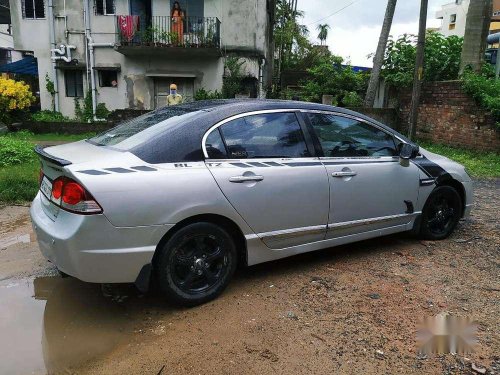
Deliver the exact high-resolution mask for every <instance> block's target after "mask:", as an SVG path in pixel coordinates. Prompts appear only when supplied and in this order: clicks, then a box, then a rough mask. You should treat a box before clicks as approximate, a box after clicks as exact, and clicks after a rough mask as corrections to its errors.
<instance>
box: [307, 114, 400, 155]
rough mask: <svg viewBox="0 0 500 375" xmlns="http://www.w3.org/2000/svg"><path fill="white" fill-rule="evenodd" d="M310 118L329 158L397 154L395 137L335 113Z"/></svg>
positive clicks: (314, 115) (311, 115)
mask: <svg viewBox="0 0 500 375" xmlns="http://www.w3.org/2000/svg"><path fill="white" fill-rule="evenodd" d="M308 117H309V119H310V120H311V123H312V126H313V128H314V131H315V132H316V135H317V136H318V138H319V141H320V143H321V147H322V148H323V154H324V155H325V156H327V157H367V156H374V157H376V156H395V155H397V152H396V145H395V144H394V139H393V137H392V136H391V135H389V134H387V133H385V132H384V131H382V130H380V129H378V128H376V127H374V126H372V125H370V124H367V123H365V122H362V121H358V120H354V119H351V118H347V117H342V116H336V115H333V114H322V113H308Z"/></svg>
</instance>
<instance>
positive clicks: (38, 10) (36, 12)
mask: <svg viewBox="0 0 500 375" xmlns="http://www.w3.org/2000/svg"><path fill="white" fill-rule="evenodd" d="M21 5H22V8H23V18H27V19H31V20H37V19H43V18H45V1H44V0H22V3H21Z"/></svg>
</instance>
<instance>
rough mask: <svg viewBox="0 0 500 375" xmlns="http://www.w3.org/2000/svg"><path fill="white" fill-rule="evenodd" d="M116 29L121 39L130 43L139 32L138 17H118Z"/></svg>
mask: <svg viewBox="0 0 500 375" xmlns="http://www.w3.org/2000/svg"><path fill="white" fill-rule="evenodd" d="M118 27H119V28H120V32H121V34H122V37H124V38H125V39H127V40H128V41H129V42H130V41H131V40H132V39H133V38H134V35H135V33H136V32H137V30H139V16H118Z"/></svg>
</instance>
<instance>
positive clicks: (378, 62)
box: [365, 0, 397, 108]
mask: <svg viewBox="0 0 500 375" xmlns="http://www.w3.org/2000/svg"><path fill="white" fill-rule="evenodd" d="M396 2H397V0H389V1H388V2H387V8H386V10H385V17H384V23H383V25H382V31H381V32H380V38H379V40H378V46H377V52H376V53H375V57H374V59H373V69H372V72H371V75H370V82H369V83H368V89H367V90H366V96H365V107H369V108H371V107H373V103H374V102H375V95H376V94H377V88H378V83H379V79H380V70H381V69H382V64H383V63H384V56H385V48H386V47H387V39H388V38H389V33H390V31H391V26H392V19H393V17H394V10H395V9H396Z"/></svg>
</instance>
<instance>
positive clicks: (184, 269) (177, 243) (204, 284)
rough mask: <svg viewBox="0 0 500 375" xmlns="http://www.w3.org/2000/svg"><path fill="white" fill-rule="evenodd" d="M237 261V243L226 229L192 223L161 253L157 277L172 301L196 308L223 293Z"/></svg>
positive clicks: (168, 243) (158, 260)
mask: <svg viewBox="0 0 500 375" xmlns="http://www.w3.org/2000/svg"><path fill="white" fill-rule="evenodd" d="M237 259H238V257H237V251H236V245H235V241H234V239H233V237H232V236H231V235H230V234H229V233H228V232H227V231H226V230H225V229H223V228H222V227H220V226H218V225H216V224H213V223H207V222H200V223H193V224H189V225H186V226H185V227H183V228H181V229H179V230H178V231H176V232H175V233H174V234H173V235H172V237H170V239H169V240H168V241H167V242H166V243H165V244H164V246H163V247H162V248H160V249H159V254H158V258H157V261H156V262H155V276H156V280H157V282H158V285H159V288H160V290H161V292H162V293H163V294H164V295H165V296H166V297H167V298H168V299H169V300H170V301H173V302H174V303H176V304H179V305H183V306H196V305H200V304H203V303H205V302H208V301H210V300H212V299H214V298H216V297H217V296H219V295H220V294H221V293H222V292H223V291H224V289H225V288H226V287H227V285H228V284H229V282H230V280H231V278H232V277H233V275H234V272H235V270H236V266H237Z"/></svg>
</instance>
